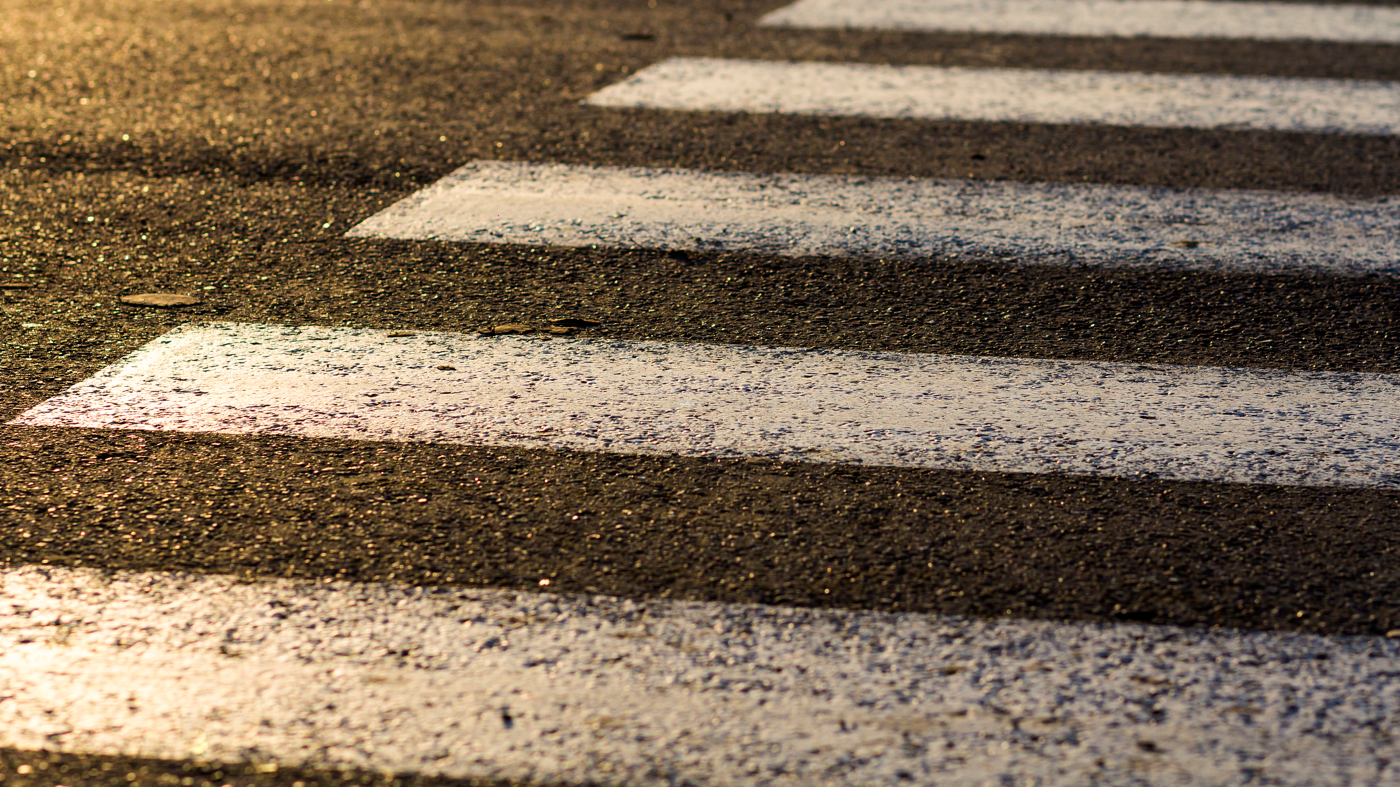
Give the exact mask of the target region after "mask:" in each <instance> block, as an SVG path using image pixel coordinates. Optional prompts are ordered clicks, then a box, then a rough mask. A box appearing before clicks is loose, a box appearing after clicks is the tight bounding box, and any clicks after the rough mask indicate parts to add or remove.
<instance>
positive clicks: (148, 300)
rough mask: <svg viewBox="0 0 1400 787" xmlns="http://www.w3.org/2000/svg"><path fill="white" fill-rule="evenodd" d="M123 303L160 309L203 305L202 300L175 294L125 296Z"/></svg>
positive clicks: (159, 293) (155, 293) (156, 293)
mask: <svg viewBox="0 0 1400 787" xmlns="http://www.w3.org/2000/svg"><path fill="white" fill-rule="evenodd" d="M121 302H122V303H125V304H126V305H128V306H152V307H155V308H158V309H170V308H174V307H177V306H195V305H197V304H199V303H201V301H200V299H199V298H196V297H195V296H193V295H181V294H179V293H174V292H143V293H141V294H140V295H124V296H122V299H121Z"/></svg>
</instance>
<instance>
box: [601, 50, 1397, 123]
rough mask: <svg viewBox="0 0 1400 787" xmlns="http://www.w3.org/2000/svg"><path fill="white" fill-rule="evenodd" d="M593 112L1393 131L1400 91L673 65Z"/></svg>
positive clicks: (1347, 85) (605, 92)
mask: <svg viewBox="0 0 1400 787" xmlns="http://www.w3.org/2000/svg"><path fill="white" fill-rule="evenodd" d="M585 103H587V104H591V105H593V106H598V107H632V108H644V109H671V110H697V111H717V112H757V113H780V114H795V115H838V116H856V117H881V118H907V119H914V120H976V121H996V122H1015V123H1071V124H1078V123H1088V124H1104V125H1114V126H1148V127H1157V128H1206V129H1217V128H1218V129H1247V130H1258V131H1309V132H1324V133H1338V134H1375V135H1384V136H1393V135H1395V134H1397V133H1400V84H1398V83H1394V82H1369V81H1360V80H1336V79H1284V78H1277V77H1240V76H1217V75H1182V74H1137V73H1119V72H1106V71H1040V70H1031V69H995V68H988V69H981V68H940V67H932V66H882V65H867V64H854V63H787V62H773V61H765V60H722V59H714V58H673V59H670V60H665V61H663V62H661V63H658V64H656V65H653V66H650V67H648V68H645V69H642V70H641V71H638V72H637V73H636V74H635V75H633V76H632V77H631V78H629V79H627V80H624V81H622V82H619V83H617V84H615V85H612V86H610V87H606V88H604V89H602V90H600V91H598V92H597V93H594V94H593V95H591V96H589V97H588V98H587V99H585Z"/></svg>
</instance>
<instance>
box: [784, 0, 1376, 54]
mask: <svg viewBox="0 0 1400 787" xmlns="http://www.w3.org/2000/svg"><path fill="white" fill-rule="evenodd" d="M759 24H760V25H764V26H768V27H803V28H824V27H836V28H855V29H866V30H909V31H944V32H959V33H996V34H1019V35H1044V36H1115V37H1134V36H1144V37H1147V36H1150V37H1153V38H1243V39H1264V40H1280V39H1282V40H1288V39H1294V40H1312V41H1337V42H1346V43H1378V44H1400V9H1397V8H1391V7H1384V6H1374V5H1369V6H1368V5H1309V4H1305V3H1250V2H1206V1H1205V0H862V2H858V3H857V2H851V0H801V1H800V2H797V3H793V4H792V5H790V6H787V7H786V8H782V9H779V10H777V11H774V12H773V13H771V14H768V15H767V16H765V17H763V19H762V20H760V22H759Z"/></svg>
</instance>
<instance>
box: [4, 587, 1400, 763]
mask: <svg viewBox="0 0 1400 787" xmlns="http://www.w3.org/2000/svg"><path fill="white" fill-rule="evenodd" d="M0 583H3V596H4V602H5V603H6V604H7V605H9V608H11V609H13V610H14V612H13V613H12V614H7V615H5V616H4V617H3V618H0V682H3V685H4V688H5V702H4V703H3V704H0V718H3V723H0V745H4V746H11V747H20V748H44V749H52V748H55V747H57V748H61V749H62V750H64V751H70V752H84V753H95V754H118V753H120V754H125V755H140V756H150V757H161V758H172V759H179V758H188V757H194V758H198V759H201V760H206V761H207V760H213V761H225V762H246V761H248V760H253V761H256V762H261V763H266V764H267V765H268V766H272V765H274V764H280V765H298V766H303V767H305V766H311V767H316V768H344V767H355V768H362V769H368V770H374V771H385V772H397V773H405V772H408V773H424V774H433V775H445V776H450V777H495V778H511V779H520V780H529V781H533V782H540V783H550V784H558V783H588V784H593V783H596V782H597V781H598V780H599V779H600V778H604V779H606V781H608V782H610V783H617V784H657V785H670V784H705V785H724V784H758V783H762V784H775V785H786V784H794V785H796V784H830V785H845V784H898V783H901V782H909V783H916V784H929V783H935V782H936V783H938V784H983V783H986V782H987V781H1006V780H1011V781H1017V782H1020V781H1027V782H1031V781H1035V782H1047V783H1056V784H1058V783H1066V784H1068V783H1084V782H1088V781H1102V782H1106V783H1115V784H1116V783H1125V782H1130V781H1138V780H1144V779H1145V780H1147V781H1150V782H1152V783H1187V782H1190V783H1196V782H1198V781H1199V782H1201V783H1207V784H1235V783H1252V777H1257V774H1258V773H1260V772H1266V773H1268V774H1269V777H1270V779H1272V780H1274V781H1278V782H1280V783H1293V784H1303V783H1316V784H1344V783H1345V784H1351V783H1364V784H1378V783H1382V782H1385V783H1390V782H1393V781H1394V780H1395V779H1396V778H1397V776H1398V774H1397V772H1396V770H1395V767H1396V766H1395V765H1393V764H1392V763H1394V762H1395V761H1396V759H1397V758H1396V755H1397V754H1400V747H1397V745H1396V743H1395V741H1394V740H1393V738H1392V737H1391V736H1390V735H1389V733H1388V730H1389V729H1390V727H1391V723H1392V721H1393V720H1394V719H1395V718H1396V717H1397V715H1400V682H1397V681H1396V680H1395V679H1394V677H1393V676H1394V675H1396V674H1397V673H1400V642H1397V641H1396V640H1387V639H1384V638H1380V637H1319V636H1311V635H1298V634H1261V633H1243V632H1232V631H1214V632H1210V631H1202V630H1190V629H1178V628H1168V627H1148V626H1139V625H1093V624H1076V623H1055V622H1026V621H1014V620H998V621H979V620H968V619H961V618H951V617H938V616H928V615H915V614H881V613H874V612H857V611H839V610H838V611H813V610H796V609H784V608H774V607H762V606H748V605H730V604H713V603H710V604H703V603H683V602H667V601H647V602H633V601H626V600H619V599H615V598H608V597H601V596H595V597H569V596H560V595H548V594H517V593H513V592H503V591H489V590H462V589H433V588H408V587H400V586H392V585H380V584H358V585H357V584H350V583H343V582H335V583H320V582H304V581H301V582H294V581H264V582H257V583H248V582H246V581H240V580H237V579H233V578H226V577H221V576H201V575H180V574H160V573H155V574H130V573H118V574H116V575H111V574H104V573H102V572H98V571H88V570H81V569H78V570H73V569H40V568H27V569H21V570H12V571H7V572H4V574H3V575H0ZM268 770H271V767H268Z"/></svg>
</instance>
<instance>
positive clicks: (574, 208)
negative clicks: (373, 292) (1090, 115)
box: [348, 161, 1400, 275]
mask: <svg viewBox="0 0 1400 787" xmlns="http://www.w3.org/2000/svg"><path fill="white" fill-rule="evenodd" d="M348 235H349V236H350V237H361V238H403V239H412V240H444V241H477V242H491V243H519V244H536V245H551V246H589V245H602V246H618V247H629V248H630V247H642V248H656V249H693V250H708V251H740V252H749V253H763V254H779V255H789V256H803V255H820V256H842V257H844V256H851V257H870V258H876V257H884V258H903V259H918V258H929V257H935V256H940V255H951V254H969V253H970V254H974V255H978V254H995V255H997V256H998V257H999V258H1004V257H1007V256H1010V257H1012V258H1014V259H1016V260H1018V261H1020V260H1024V261H1030V262H1036V263H1043V264H1044V263H1048V264H1093V265H1112V266H1119V267H1142V268H1176V269H1192V270H1228V271H1251V272H1262V273H1284V272H1291V271H1318V272H1325V273H1334V274H1350V275H1356V274H1371V273H1395V272H1397V271H1400V197H1386V198H1380V199H1356V198H1346V197H1337V196H1333V195H1325V194H1276V193H1268V192H1259V191H1208V190H1203V189H1201V190H1172V189H1163V188H1143V187H1136V186H1100V185H1068V184H1024V183H1006V182H987V181H964V180H928V179H914V178H871V177H837V176H824V175H758V174H749V173H739V172H701V171H694V170H675V169H644V168H635V169H623V168H614V167H587V166H572V165H567V164H530V163H525V162H508V161H477V162H473V163H471V164H468V165H467V166H465V167H462V168H461V169H459V170H457V171H456V172H454V173H452V174H451V175H448V176H447V177H446V178H443V179H442V180H440V181H438V182H437V183H435V184H433V185H432V186H430V187H428V188H426V189H424V190H422V191H419V192H418V193H416V194H414V195H412V196H410V197H408V198H407V199H405V200H403V201H401V202H398V203H396V204H394V205H392V206H390V207H389V208H388V209H386V210H384V211H383V212H381V213H378V214H376V215H374V216H372V217H371V218H369V219H367V220H365V221H364V222H362V223H361V224H359V225H357V226H356V227H354V228H353V229H351V230H350V232H349V233H348Z"/></svg>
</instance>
